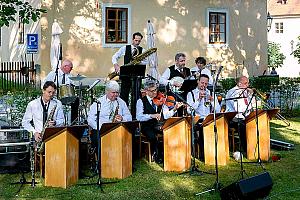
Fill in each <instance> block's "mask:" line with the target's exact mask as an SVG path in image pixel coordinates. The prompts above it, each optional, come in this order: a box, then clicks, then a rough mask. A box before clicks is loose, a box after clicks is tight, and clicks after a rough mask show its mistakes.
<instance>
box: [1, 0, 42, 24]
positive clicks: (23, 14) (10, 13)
mask: <svg viewBox="0 0 300 200" xmlns="http://www.w3.org/2000/svg"><path fill="white" fill-rule="evenodd" d="M0 7H1V10H0V27H2V26H4V25H5V26H9V22H11V21H14V22H15V21H16V15H17V14H19V17H20V19H21V20H22V22H23V23H25V24H29V22H30V21H31V20H32V21H34V22H36V21H37V20H38V19H39V18H40V17H41V14H42V13H46V12H47V11H46V10H45V9H39V8H33V7H32V5H30V4H29V3H28V2H23V0H0Z"/></svg>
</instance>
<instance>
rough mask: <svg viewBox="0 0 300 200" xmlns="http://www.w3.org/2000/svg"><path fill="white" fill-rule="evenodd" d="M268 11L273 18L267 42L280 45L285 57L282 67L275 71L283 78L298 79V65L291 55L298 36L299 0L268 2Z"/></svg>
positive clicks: (299, 65)
mask: <svg viewBox="0 0 300 200" xmlns="http://www.w3.org/2000/svg"><path fill="white" fill-rule="evenodd" d="M268 11H269V12H270V15H271V16H272V17H273V22H272V26H271V29H270V31H269V33H268V41H270V42H275V43H278V44H280V46H281V52H282V53H283V54H284V55H285V56H286V59H285V60H284V61H283V65H282V67H279V68H278V69H276V71H277V73H278V74H279V75H280V76H283V77H298V76H299V75H300V64H299V63H298V60H297V59H296V58H295V57H294V56H293V55H291V53H292V52H293V50H294V49H295V48H296V45H297V43H298V42H300V41H299V40H298V39H297V37H299V36H300V28H299V24H300V0H293V1H287V0H282V1H281V0H280V1H269V2H268Z"/></svg>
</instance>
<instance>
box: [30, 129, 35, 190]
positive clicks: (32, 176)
mask: <svg viewBox="0 0 300 200" xmlns="http://www.w3.org/2000/svg"><path fill="white" fill-rule="evenodd" d="M34 146H35V141H34V135H33V134H32V136H31V141H30V170H31V186H32V187H35V162H34V152H35V149H34V148H35V147H34Z"/></svg>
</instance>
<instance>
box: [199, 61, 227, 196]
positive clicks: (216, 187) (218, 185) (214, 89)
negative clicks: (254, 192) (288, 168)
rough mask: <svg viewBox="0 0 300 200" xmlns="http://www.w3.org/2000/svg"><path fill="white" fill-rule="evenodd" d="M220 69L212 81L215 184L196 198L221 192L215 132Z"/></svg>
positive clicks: (216, 134) (216, 133)
mask: <svg viewBox="0 0 300 200" xmlns="http://www.w3.org/2000/svg"><path fill="white" fill-rule="evenodd" d="M222 68H223V66H220V68H219V71H218V73H217V76H216V78H215V79H214V80H213V101H214V113H213V115H214V135H215V168H216V169H215V170H216V180H215V183H214V185H213V188H211V189H208V190H206V191H204V192H199V193H197V194H196V196H198V195H202V194H205V193H207V192H212V191H216V192H220V190H221V183H220V182H219V168H218V132H217V119H216V85H217V81H218V78H219V74H220V73H221V70H222Z"/></svg>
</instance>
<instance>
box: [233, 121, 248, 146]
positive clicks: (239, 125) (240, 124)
mask: <svg viewBox="0 0 300 200" xmlns="http://www.w3.org/2000/svg"><path fill="white" fill-rule="evenodd" d="M229 127H230V128H235V129H236V130H237V131H238V133H239V138H240V144H241V148H240V149H239V150H240V151H241V152H247V139H246V122H245V120H242V119H239V120H238V121H231V122H230V123H229Z"/></svg>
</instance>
